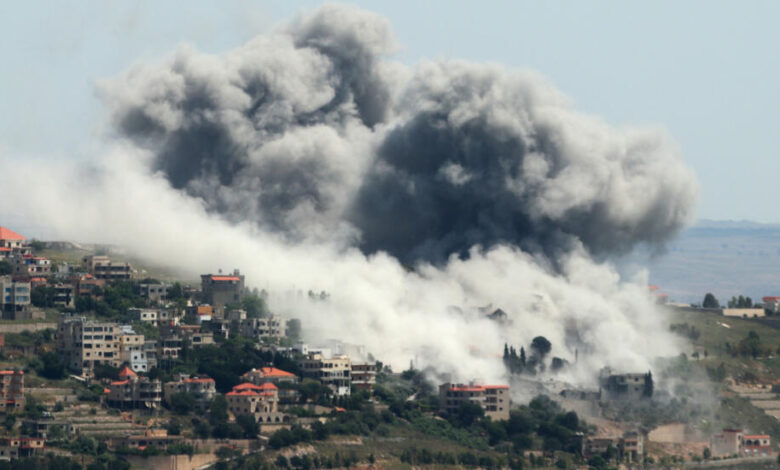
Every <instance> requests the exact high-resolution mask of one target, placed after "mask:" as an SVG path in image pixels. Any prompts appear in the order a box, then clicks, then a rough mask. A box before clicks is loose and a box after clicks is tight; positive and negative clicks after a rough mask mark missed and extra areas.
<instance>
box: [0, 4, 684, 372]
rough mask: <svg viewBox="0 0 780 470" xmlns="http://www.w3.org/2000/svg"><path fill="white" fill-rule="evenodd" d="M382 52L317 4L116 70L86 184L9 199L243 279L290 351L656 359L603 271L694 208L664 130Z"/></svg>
mask: <svg viewBox="0 0 780 470" xmlns="http://www.w3.org/2000/svg"><path fill="white" fill-rule="evenodd" d="M394 48H395V45H394V42H393V38H392V34H391V32H390V27H389V25H388V23H387V21H386V20H384V19H382V18H380V17H377V16H376V15H374V14H371V13H367V12H364V11H360V10H356V9H352V8H347V7H341V6H326V7H323V8H320V9H318V10H316V11H315V12H313V13H311V14H308V15H304V16H301V17H300V18H298V19H297V20H295V21H294V22H293V23H292V24H290V25H288V26H286V27H284V28H280V29H278V30H276V31H274V32H273V33H271V34H268V35H264V36H261V37H258V38H256V39H254V40H252V41H250V42H249V43H247V44H246V45H244V46H242V47H240V48H237V49H235V50H233V51H230V52H227V53H225V54H223V55H218V56H214V55H207V54H202V53H198V52H197V51H194V50H192V49H191V48H186V47H183V48H181V49H180V50H178V51H176V52H175V53H174V54H173V55H172V56H170V57H168V58H166V59H164V60H162V61H161V62H159V63H156V64H151V65H142V66H137V67H135V68H133V69H131V70H129V71H128V72H126V73H125V74H123V75H122V76H120V77H118V78H115V79H112V80H109V81H106V82H104V83H102V84H101V85H100V89H101V92H102V96H103V97H104V100H105V102H106V104H107V107H108V109H109V113H110V119H111V121H112V123H113V124H114V129H115V134H114V135H113V136H112V137H114V138H115V140H113V142H112V143H111V144H110V147H111V151H108V150H107V152H106V155H105V156H104V158H103V159H102V161H101V162H100V163H99V164H98V168H97V170H95V171H97V172H98V174H99V175H100V176H99V177H97V178H95V177H93V178H91V180H92V181H95V180H99V181H100V183H98V184H96V185H95V186H94V187H83V186H74V185H70V184H68V182H69V181H81V180H84V178H83V176H82V175H81V174H79V172H78V171H75V170H67V169H66V170H64V175H63V172H61V171H59V170H58V171H56V172H54V171H53V172H52V175H57V177H56V179H55V178H54V177H52V182H50V185H49V186H47V188H48V189H47V192H46V193H42V195H40V196H35V195H33V196H32V197H28V196H25V198H19V200H18V201H14V202H15V204H14V207H19V208H23V209H24V210H28V211H31V213H37V214H40V215H41V216H44V217H46V218H47V220H48V222H49V223H50V224H51V225H53V226H55V227H56V228H57V229H58V230H59V233H61V234H62V236H65V237H70V238H75V239H85V238H88V237H92V238H97V237H99V238H100V239H101V240H102V241H109V242H114V243H120V244H123V245H125V246H128V247H129V248H131V249H132V250H133V251H134V252H135V253H137V254H138V256H142V257H145V258H147V259H153V260H157V261H159V262H164V263H168V264H176V265H178V266H181V267H182V268H183V269H185V270H186V271H187V272H188V273H189V274H197V273H199V272H205V271H211V270H214V269H216V268H217V267H233V266H235V267H241V268H242V269H243V270H244V271H245V272H246V274H247V276H248V280H249V282H250V284H254V285H255V286H257V287H263V288H266V289H268V290H269V291H270V292H271V295H272V297H271V305H272V307H273V308H275V309H276V310H278V311H279V312H281V313H283V314H285V315H289V316H300V317H302V318H303V320H304V324H305V325H306V333H307V335H309V337H311V338H315V339H316V338H328V337H336V338H340V339H343V340H345V341H348V342H352V343H359V344H365V345H366V346H367V348H368V349H369V350H370V351H372V352H374V354H375V355H376V356H378V357H380V358H382V359H384V360H386V361H388V362H390V363H392V364H393V365H395V366H400V367H402V366H404V365H406V364H408V361H409V359H412V358H415V359H416V360H417V361H418V365H420V366H426V365H430V366H432V367H434V368H435V370H436V371H437V372H439V373H448V374H452V375H453V376H454V378H456V379H462V380H468V379H470V378H482V379H487V380H501V379H502V377H501V376H502V374H503V366H502V365H501V361H500V359H497V357H500V354H501V351H502V348H503V344H504V342H509V343H511V344H514V345H520V344H528V342H530V339H531V338H533V337H534V336H537V335H544V336H546V337H547V338H548V339H550V341H551V342H552V343H553V354H554V355H557V356H561V357H563V358H565V359H569V360H570V361H573V360H574V356H575V351H578V352H579V353H580V354H579V363H580V365H581V367H578V368H577V369H576V370H573V371H572V372H571V374H572V377H570V378H572V379H574V380H580V381H586V380H588V378H589V377H592V376H593V375H592V374H593V372H594V371H595V370H597V369H598V368H599V367H601V366H602V365H607V364H609V365H612V366H615V367H623V368H631V369H638V370H647V368H648V367H649V359H650V358H652V357H654V356H656V355H659V354H664V353H674V352H675V345H674V342H673V339H672V338H670V337H669V336H668V334H667V333H666V332H665V328H664V326H663V321H662V320H661V319H660V318H659V316H658V315H657V312H655V310H654V306H653V304H652V301H651V299H650V298H649V296H648V294H647V292H646V291H647V289H646V287H645V285H646V279H644V278H643V277H642V276H641V274H640V275H639V277H638V278H637V279H632V280H631V281H632V282H626V281H624V280H621V279H620V277H619V276H618V274H617V273H616V272H615V270H614V269H613V268H612V267H611V265H610V264H609V257H610V256H611V255H613V254H620V253H624V252H626V251H629V250H631V249H632V248H633V247H634V246H636V245H637V244H641V243H646V244H648V245H651V246H653V247H662V246H663V243H664V242H665V241H666V240H667V239H669V238H670V237H672V236H673V235H674V234H675V233H677V231H679V230H680V229H681V228H682V227H683V226H684V225H685V224H686V223H687V222H688V221H689V219H690V218H691V217H692V211H693V205H694V200H695V194H696V186H697V185H696V182H695V179H694V177H693V175H692V173H691V172H690V170H689V169H688V167H687V166H685V164H684V163H683V162H682V160H681V159H680V158H679V156H678V152H677V149H676V147H675V146H674V144H673V143H672V142H670V140H669V139H668V138H667V137H666V135H665V133H664V132H662V131H660V130H652V129H615V128H612V127H610V126H608V125H607V124H605V123H603V122H602V121H600V120H599V119H597V118H594V117H591V116H586V115H583V114H581V113H578V112H577V111H575V110H573V109H572V108H571V106H570V104H569V102H568V101H567V99H566V98H565V97H564V96H562V95H561V94H560V93H559V92H558V91H557V90H555V89H554V88H553V87H552V86H551V85H550V84H549V83H547V82H546V81H545V80H544V79H543V78H541V77H540V76H538V75H537V74H535V73H532V72H527V71H517V70H508V69H506V68H504V67H501V66H498V65H484V64H473V63H467V62H459V61H436V62H425V63H422V64H419V65H417V66H414V67H408V66H405V65H402V64H398V63H395V62H392V61H391V60H390V59H389V56H390V54H391V53H392V52H393V50H394ZM68 174H71V179H69V178H68V176H67V175H68ZM18 181H19V180H16V179H12V178H10V177H8V176H4V175H0V183H2V184H7V185H9V187H12V188H13V187H17V186H18V185H19V182H18ZM62 181H65V184H62ZM20 194H21V192H20ZM77 221H78V223H77ZM410 266H411V267H413V268H414V269H413V270H412V271H410V270H409V269H408V267H410ZM309 289H311V290H314V291H317V292H319V291H327V292H328V293H329V294H330V297H329V298H328V300H326V301H320V300H312V299H310V298H309V297H308V296H306V295H297V294H296V292H306V291H308V290H309ZM291 292H292V294H290V293H291ZM488 305H492V306H493V307H495V308H497V307H500V308H501V309H503V310H504V311H505V312H506V313H507V314H508V317H509V318H508V321H507V322H506V323H504V324H498V323H496V322H494V321H492V320H488V319H487V318H486V317H485V315H484V311H485V309H484V307H486V306H488ZM491 308H492V307H491Z"/></svg>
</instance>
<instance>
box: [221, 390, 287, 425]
mask: <svg viewBox="0 0 780 470" xmlns="http://www.w3.org/2000/svg"><path fill="white" fill-rule="evenodd" d="M278 392H279V389H278V388H277V387H276V385H274V384H272V383H264V384H262V385H256V384H253V383H248V382H245V383H242V384H239V385H236V386H235V387H233V390H231V391H230V392H228V393H226V394H225V399H226V400H227V404H228V411H230V412H231V413H232V414H233V415H234V416H241V415H246V416H251V417H252V418H254V419H255V421H257V422H259V423H284V422H287V421H289V417H288V416H287V415H285V414H284V413H281V412H280V411H279V393H278Z"/></svg>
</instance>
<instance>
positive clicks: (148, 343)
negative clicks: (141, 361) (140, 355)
mask: <svg viewBox="0 0 780 470" xmlns="http://www.w3.org/2000/svg"><path fill="white" fill-rule="evenodd" d="M143 351H144V355H145V356H146V364H147V367H148V368H149V370H152V369H154V368H155V367H157V364H158V361H157V340H155V339H146V340H144V346H143Z"/></svg>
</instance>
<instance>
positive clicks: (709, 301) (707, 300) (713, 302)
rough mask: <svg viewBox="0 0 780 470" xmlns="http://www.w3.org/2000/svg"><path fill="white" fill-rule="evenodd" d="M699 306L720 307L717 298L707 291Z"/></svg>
mask: <svg viewBox="0 0 780 470" xmlns="http://www.w3.org/2000/svg"><path fill="white" fill-rule="evenodd" d="M701 306H702V307H704V308H720V302H718V299H716V298H715V296H714V295H712V293H710V292H707V294H706V295H705V296H704V301H703V302H702V303H701Z"/></svg>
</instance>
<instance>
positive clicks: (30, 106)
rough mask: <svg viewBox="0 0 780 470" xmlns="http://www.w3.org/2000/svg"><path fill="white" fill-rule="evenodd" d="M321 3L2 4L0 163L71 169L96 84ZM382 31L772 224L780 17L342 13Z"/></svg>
mask: <svg viewBox="0 0 780 470" xmlns="http://www.w3.org/2000/svg"><path fill="white" fill-rule="evenodd" d="M318 3H320V2H312V1H307V2H290V1H275V2H271V1H257V2H250V1H234V2H229V1H220V2H216V1H214V2H204V1H191V2H186V3H182V2H161V1H157V2H133V3H130V2H105V1H81V2H59V1H48V2H46V1H40V2H4V3H2V4H0V31H2V32H3V33H2V40H1V41H0V57H2V63H3V69H2V73H0V161H2V163H3V166H5V165H11V164H12V161H13V160H14V159H17V158H41V159H42V164H45V161H46V159H53V158H69V159H74V160H78V159H83V158H86V157H88V156H91V155H93V154H94V152H95V151H96V149H97V148H99V146H98V145H97V144H96V142H97V141H98V137H99V136H100V135H101V134H102V133H103V132H104V129H103V128H102V127H101V126H102V123H103V119H102V117H103V116H102V110H101V105H100V102H99V101H98V99H97V96H96V94H95V91H94V84H95V81H96V80H98V79H100V78H103V77H110V76H113V75H116V74H118V73H119V72H121V71H122V70H124V69H125V68H127V67H128V66H130V65H132V64H133V63H136V62H141V61H148V60H154V59H155V58H158V57H160V56H162V55H164V54H165V53H167V52H169V51H171V50H172V49H173V48H175V47H176V45H178V44H181V43H190V44H194V45H195V46H196V47H197V48H198V49H200V50H203V51H209V52H220V51H223V50H226V49H229V48H231V47H234V46H236V45H238V44H241V43H242V42H244V41H246V40H247V39H249V38H250V37H252V36H253V35H255V34H259V33H262V32H263V31H267V30H268V29H270V28H272V27H273V26H274V25H275V24H278V23H279V22H281V21H285V20H286V19H289V18H290V17H291V16H293V15H294V14H295V13H296V12H297V11H300V10H302V9H305V8H308V7H311V6H314V5H316V4H318ZM349 3H355V4H357V5H362V6H364V7H365V8H367V9H370V10H373V11H375V12H378V13H380V14H382V15H384V16H386V17H388V18H389V19H390V21H391V22H392V24H393V28H394V30H395V33H396V37H397V39H398V42H399V43H400V44H401V45H402V46H403V49H402V50H401V51H400V52H399V54H398V56H397V59H398V60H401V61H403V62H406V63H409V64H413V63H415V62H417V61H419V60H421V59H426V58H463V59H469V60H474V61H494V62H500V63H503V64H506V65H507V66H510V67H528V68H533V69H536V70H538V71H540V72H541V73H542V74H544V75H546V76H547V77H548V78H549V79H550V80H551V81H552V82H553V83H554V84H555V85H556V86H557V87H558V88H560V89H561V90H563V91H564V93H566V94H567V95H569V96H570V97H571V99H572V100H573V102H574V103H575V106H576V107H577V108H579V109H580V110H582V111H585V112H588V113H593V114H597V115H600V116H602V117H603V118H604V119H606V120H607V121H608V122H610V123H612V124H615V125H623V124H626V125H628V124H651V125H661V126H664V127H666V128H667V129H669V131H670V132H671V134H672V135H673V136H674V138H675V139H676V140H677V142H678V143H679V145H680V148H681V150H682V153H683V155H684V158H685V159H686V160H687V161H688V162H689V164H690V165H691V166H692V167H693V168H694V170H695V171H696V173H697V175H698V177H699V180H700V182H701V202H700V209H699V216H700V217H702V218H711V219H750V220H756V221H761V222H773V223H778V222H780V211H777V210H775V206H776V202H775V201H777V200H780V183H778V182H777V175H780V158H778V157H780V139H778V138H777V137H776V135H777V127H778V122H780V120H779V119H778V112H779V111H778V110H780V80H778V79H779V78H780V53H778V50H777V46H778V44H780V28H777V26H776V22H777V18H778V17H780V2H770V1H765V2H759V1H756V2H749V3H745V2H720V1H687V2H671V1H657V2H647V3H644V4H639V2H615V1H611V2H542V1H536V2H522V1H506V2H500V1H496V2H469V1H453V0H450V1H425V2H421V1H419V0H418V1H414V2H406V1H393V2H372V1H362V2H361V1H359V2H349Z"/></svg>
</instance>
